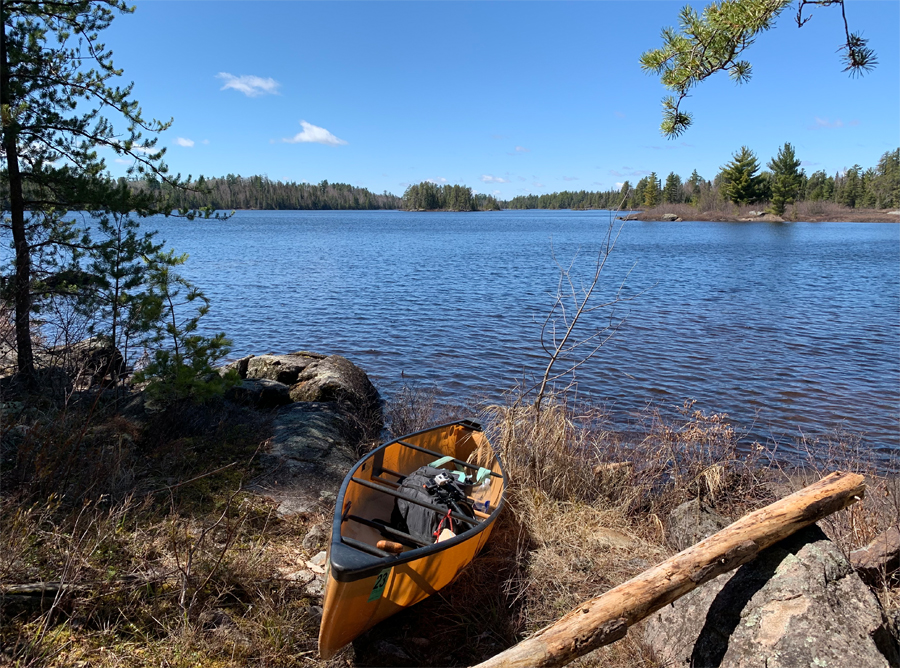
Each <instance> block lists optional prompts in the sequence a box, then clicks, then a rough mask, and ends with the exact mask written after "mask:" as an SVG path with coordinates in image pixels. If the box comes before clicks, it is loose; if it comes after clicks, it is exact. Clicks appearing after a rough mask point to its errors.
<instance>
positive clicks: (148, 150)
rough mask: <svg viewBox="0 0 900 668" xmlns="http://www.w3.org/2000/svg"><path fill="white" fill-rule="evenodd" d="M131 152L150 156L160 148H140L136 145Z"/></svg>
mask: <svg viewBox="0 0 900 668" xmlns="http://www.w3.org/2000/svg"><path fill="white" fill-rule="evenodd" d="M131 150H132V151H134V152H135V153H143V154H144V155H150V154H151V153H156V152H157V151H158V150H159V149H158V148H150V147H149V146H138V145H137V144H135V145H134V146H132V147H131Z"/></svg>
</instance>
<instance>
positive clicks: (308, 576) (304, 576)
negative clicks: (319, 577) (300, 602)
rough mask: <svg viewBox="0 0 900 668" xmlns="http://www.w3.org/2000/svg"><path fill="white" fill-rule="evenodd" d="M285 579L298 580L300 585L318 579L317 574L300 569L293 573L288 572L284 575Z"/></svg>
mask: <svg viewBox="0 0 900 668" xmlns="http://www.w3.org/2000/svg"><path fill="white" fill-rule="evenodd" d="M284 579H285V580H290V581H291V582H296V583H297V584H300V585H307V584H309V583H310V582H312V581H313V580H315V579H316V574H315V573H313V572H312V571H309V570H305V569H304V570H300V571H294V572H292V573H288V574H287V575H285V576H284Z"/></svg>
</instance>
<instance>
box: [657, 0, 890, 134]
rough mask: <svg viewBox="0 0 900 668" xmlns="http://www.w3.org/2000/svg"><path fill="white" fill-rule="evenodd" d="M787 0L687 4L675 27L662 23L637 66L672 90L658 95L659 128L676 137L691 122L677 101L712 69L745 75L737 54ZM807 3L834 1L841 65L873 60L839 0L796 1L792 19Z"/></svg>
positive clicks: (858, 67)
mask: <svg viewBox="0 0 900 668" xmlns="http://www.w3.org/2000/svg"><path fill="white" fill-rule="evenodd" d="M791 4H792V1H791V0H717V1H716V2H711V3H710V4H709V5H707V6H706V7H705V8H704V9H703V11H702V12H701V13H698V12H697V11H696V10H694V9H692V8H691V7H690V6H689V5H688V6H685V7H684V8H683V9H682V10H681V14H680V16H679V24H680V30H676V29H675V28H664V29H663V31H662V38H663V45H662V47H660V48H658V49H651V50H650V51H647V52H645V53H643V54H642V55H641V68H642V69H643V70H644V71H645V72H650V73H653V74H656V75H659V77H660V81H661V82H662V84H663V86H665V87H666V88H667V89H669V90H671V91H673V93H674V95H672V96H669V97H666V98H664V99H663V121H662V125H661V126H660V129H661V131H662V133H663V134H664V135H666V136H668V137H670V138H673V137H677V136H678V135H680V134H681V133H682V132H684V131H685V130H687V128H688V127H689V126H690V125H691V121H692V116H691V114H690V113H688V112H684V111H682V110H681V103H682V102H683V101H684V99H685V98H686V97H688V95H689V94H690V91H691V89H692V88H693V87H694V86H697V85H698V84H699V83H700V82H702V81H704V80H705V79H707V78H709V77H710V76H712V75H713V74H715V73H717V72H727V73H728V75H729V76H730V77H731V79H732V80H733V81H735V82H736V83H743V82H745V81H747V80H749V79H750V75H751V66H750V63H749V62H748V61H746V60H741V58H740V57H741V56H742V55H743V51H744V49H746V48H747V47H749V46H750V45H752V44H753V42H754V41H755V40H756V37H757V35H759V34H760V33H762V32H765V31H766V30H769V29H771V28H772V27H773V26H774V25H775V21H776V19H777V18H778V16H779V14H781V12H783V11H784V10H785V9H786V8H787V7H788V6H790V5H791ZM806 5H819V6H823V5H824V6H831V5H839V6H840V7H841V13H842V16H843V19H844V33H843V35H844V37H845V40H846V41H844V43H843V44H842V46H841V47H840V49H839V51H840V52H841V59H842V61H843V62H844V64H845V68H844V71H845V72H850V74H851V75H861V74H864V73H865V72H867V71H869V70H871V69H872V68H873V67H874V66H875V65H876V64H877V62H878V61H877V59H876V57H875V53H874V52H873V51H872V49H870V48H869V47H868V45H867V42H866V40H865V39H864V38H863V37H862V36H861V35H860V34H859V33H855V32H851V30H850V27H849V25H848V24H847V16H846V12H844V11H843V10H844V0H818V1H817V0H804V1H802V2H800V3H799V8H798V12H797V19H796V20H797V25H798V26H802V25H804V24H805V23H806V22H807V21H808V20H809V17H804V16H803V11H804V9H805V6H806Z"/></svg>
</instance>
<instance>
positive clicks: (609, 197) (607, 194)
mask: <svg viewBox="0 0 900 668" xmlns="http://www.w3.org/2000/svg"><path fill="white" fill-rule="evenodd" d="M622 200H623V195H622V192H621V191H619V190H607V191H603V192H590V191H587V190H578V191H570V190H564V191H562V192H558V193H551V194H545V195H519V196H518V197H513V198H512V199H511V200H509V201H508V202H503V207H504V208H506V209H616V208H618V207H619V205H620V204H622ZM623 208H629V207H628V206H625V207H623Z"/></svg>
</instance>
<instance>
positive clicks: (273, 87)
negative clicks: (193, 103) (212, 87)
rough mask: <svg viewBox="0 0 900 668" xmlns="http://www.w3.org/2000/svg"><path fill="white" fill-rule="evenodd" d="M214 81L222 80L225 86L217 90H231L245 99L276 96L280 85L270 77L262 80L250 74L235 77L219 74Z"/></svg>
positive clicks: (225, 73) (226, 73) (224, 73)
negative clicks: (238, 92)
mask: <svg viewBox="0 0 900 668" xmlns="http://www.w3.org/2000/svg"><path fill="white" fill-rule="evenodd" d="M216 79H222V81H224V82H225V85H224V86H222V88H220V89H219V90H226V89H228V88H233V89H234V90H237V91H240V92H241V93H243V94H244V95H246V96H247V97H259V96H260V95H266V94H270V95H277V94H278V87H279V86H280V85H281V84H280V83H278V82H277V81H275V79H272V78H271V77H269V78H267V79H263V78H262V77H256V76H253V75H252V74H243V75H241V76H239V77H237V76H235V75H233V74H229V73H228V72H219V73H218V74H217V75H216Z"/></svg>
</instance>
